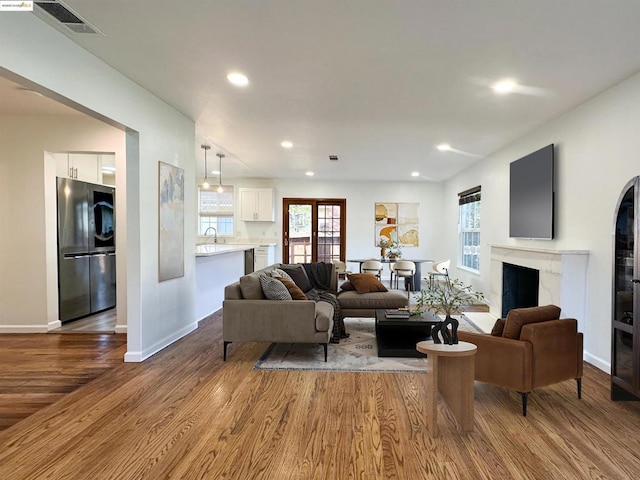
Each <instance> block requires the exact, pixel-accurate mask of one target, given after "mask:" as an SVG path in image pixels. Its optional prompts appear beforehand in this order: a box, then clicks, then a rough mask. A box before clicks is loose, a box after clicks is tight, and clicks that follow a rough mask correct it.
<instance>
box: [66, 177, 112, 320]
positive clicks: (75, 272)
mask: <svg viewBox="0 0 640 480" xmlns="http://www.w3.org/2000/svg"><path fill="white" fill-rule="evenodd" d="M57 182H58V185H57V188H58V299H59V314H60V320H61V321H63V322H64V321H68V320H74V319H76V318H80V317H84V316H86V315H90V314H92V313H96V312H99V311H102V310H106V309H108V308H112V307H114V306H115V304H116V248H115V204H114V201H115V188H112V187H107V186H104V185H95V184H92V183H86V182H80V181H78V180H72V179H69V178H58V179H57Z"/></svg>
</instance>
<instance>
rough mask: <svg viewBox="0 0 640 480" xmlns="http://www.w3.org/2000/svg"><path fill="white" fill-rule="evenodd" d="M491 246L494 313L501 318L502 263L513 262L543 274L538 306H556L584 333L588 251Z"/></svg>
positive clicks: (491, 293)
mask: <svg viewBox="0 0 640 480" xmlns="http://www.w3.org/2000/svg"><path fill="white" fill-rule="evenodd" d="M490 246H491V279H490V286H489V302H490V305H491V307H490V309H491V313H492V314H493V315H495V316H496V317H501V316H502V264H503V263H510V264H512V265H519V266H522V267H527V268H533V269H536V270H538V271H539V272H540V285H539V287H538V305H548V304H554V305H558V306H559V307H560V308H561V309H562V317H564V318H566V317H570V318H576V319H577V320H578V328H579V329H580V330H581V331H584V329H582V328H581V327H582V324H583V322H584V312H585V302H586V292H587V265H588V262H589V251H588V250H552V249H544V248H531V247H522V246H516V245H495V244H492V245H490Z"/></svg>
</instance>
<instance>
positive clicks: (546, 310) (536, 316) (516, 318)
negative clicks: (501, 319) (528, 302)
mask: <svg viewBox="0 0 640 480" xmlns="http://www.w3.org/2000/svg"><path fill="white" fill-rule="evenodd" d="M559 318H560V307H557V306H555V305H545V306H543V307H528V308H514V309H513V310H510V311H509V313H508V314H507V319H506V321H505V324H504V331H503V332H502V336H503V337H505V338H513V339H514V340H518V339H519V338H520V331H521V330H522V327H523V325H526V324H528V323H538V322H547V321H549V320H558V319H559Z"/></svg>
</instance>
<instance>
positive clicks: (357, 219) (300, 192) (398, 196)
mask: <svg viewBox="0 0 640 480" xmlns="http://www.w3.org/2000/svg"><path fill="white" fill-rule="evenodd" d="M229 183H233V184H235V188H236V190H237V189H238V188H240V187H272V188H274V189H275V190H276V193H275V205H276V206H275V210H276V212H275V213H276V221H275V222H274V223H268V222H241V221H239V220H237V219H236V223H235V230H236V237H239V238H245V239H264V240H272V241H274V242H277V243H278V246H277V247H276V261H277V262H279V261H281V260H282V199H283V198H344V199H346V202H347V245H346V249H347V250H346V254H347V258H367V257H379V256H380V249H379V248H378V247H376V246H375V229H374V214H375V203H376V202H416V203H419V204H420V209H419V213H420V246H419V247H415V248H410V247H403V249H402V254H403V257H405V258H421V259H438V258H440V257H441V256H442V255H444V252H445V250H444V248H443V243H442V241H441V225H442V209H441V208H440V207H441V205H442V192H443V185H442V184H440V183H432V182H369V183H358V182H353V181H342V182H335V181H332V182H328V181H322V180H316V179H311V180H308V179H301V180H282V179H281V180H273V181H265V180H250V179H241V180H232V181H230V182H229ZM236 198H237V196H236ZM354 266H355V264H354V265H350V267H354Z"/></svg>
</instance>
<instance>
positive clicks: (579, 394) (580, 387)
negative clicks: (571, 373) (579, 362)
mask: <svg viewBox="0 0 640 480" xmlns="http://www.w3.org/2000/svg"><path fill="white" fill-rule="evenodd" d="M576 383H577V384H578V399H581V398H582V377H580V378H576Z"/></svg>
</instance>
